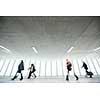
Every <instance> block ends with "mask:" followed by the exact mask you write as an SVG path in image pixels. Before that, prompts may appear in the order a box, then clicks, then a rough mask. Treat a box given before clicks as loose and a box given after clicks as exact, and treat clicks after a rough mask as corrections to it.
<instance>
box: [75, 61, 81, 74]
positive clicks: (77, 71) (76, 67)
mask: <svg viewBox="0 0 100 100" xmlns="http://www.w3.org/2000/svg"><path fill="white" fill-rule="evenodd" d="M73 66H74V71H75V74H76V75H80V73H79V69H78V64H77V62H76V60H75V59H73Z"/></svg>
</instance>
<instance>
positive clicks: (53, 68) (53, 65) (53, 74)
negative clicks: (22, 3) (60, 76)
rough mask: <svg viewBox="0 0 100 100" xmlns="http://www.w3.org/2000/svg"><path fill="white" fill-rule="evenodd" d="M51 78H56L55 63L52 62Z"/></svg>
mask: <svg viewBox="0 0 100 100" xmlns="http://www.w3.org/2000/svg"><path fill="white" fill-rule="evenodd" d="M52 76H56V61H52Z"/></svg>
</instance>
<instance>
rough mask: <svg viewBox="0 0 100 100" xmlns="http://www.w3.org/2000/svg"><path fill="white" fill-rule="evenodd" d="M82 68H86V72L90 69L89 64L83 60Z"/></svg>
mask: <svg viewBox="0 0 100 100" xmlns="http://www.w3.org/2000/svg"><path fill="white" fill-rule="evenodd" d="M82 68H84V69H85V72H87V70H88V67H87V64H86V63H85V62H84V61H83V66H82Z"/></svg>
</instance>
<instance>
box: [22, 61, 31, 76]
mask: <svg viewBox="0 0 100 100" xmlns="http://www.w3.org/2000/svg"><path fill="white" fill-rule="evenodd" d="M30 65H31V60H30V59H27V60H25V61H24V71H23V76H24V77H28V74H29V70H28V68H29V67H30Z"/></svg>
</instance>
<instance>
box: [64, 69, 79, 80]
mask: <svg viewBox="0 0 100 100" xmlns="http://www.w3.org/2000/svg"><path fill="white" fill-rule="evenodd" d="M69 72H70V71H69V70H68V72H67V73H68V74H67V75H66V80H69ZM74 77H75V78H76V80H78V79H79V77H78V76H77V75H76V74H75V73H74Z"/></svg>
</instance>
